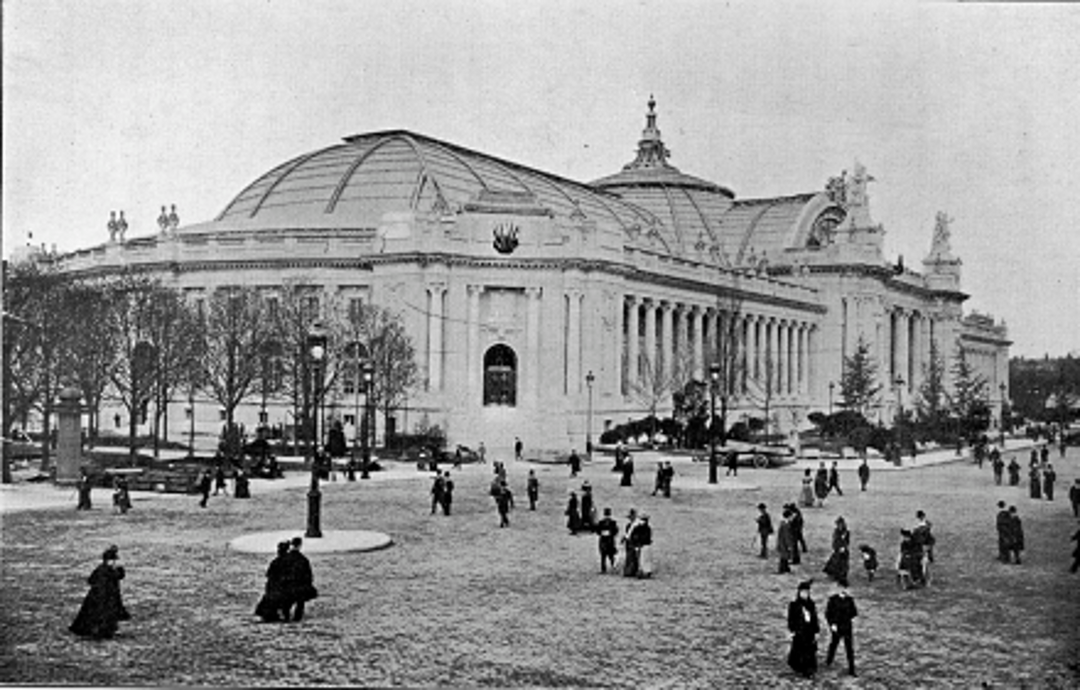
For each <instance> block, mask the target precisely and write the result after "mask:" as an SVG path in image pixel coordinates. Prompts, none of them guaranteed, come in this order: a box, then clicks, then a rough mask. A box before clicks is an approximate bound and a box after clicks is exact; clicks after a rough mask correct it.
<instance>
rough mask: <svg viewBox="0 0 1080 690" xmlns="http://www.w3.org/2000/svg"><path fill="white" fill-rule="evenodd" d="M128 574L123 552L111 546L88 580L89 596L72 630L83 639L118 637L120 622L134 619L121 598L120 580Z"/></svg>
mask: <svg viewBox="0 0 1080 690" xmlns="http://www.w3.org/2000/svg"><path fill="white" fill-rule="evenodd" d="M124 575H125V573H124V567H123V566H122V565H120V550H119V549H118V548H117V547H116V546H115V545H113V546H110V547H109V548H107V549H105V552H104V553H102V555H101V564H100V565H98V566H97V567H96V568H94V571H93V572H92V573H90V577H89V578H87V581H88V582H89V583H90V591H89V592H87V593H86V597H85V598H84V599H83V602H82V606H80V607H79V612H78V614H76V616H75V620H74V621H72V623H71V625H70V626H69V627H68V630H70V631H71V632H73V633H75V634H76V635H79V636H81V637H93V638H97V639H107V638H110V637H112V636H113V635H115V634H116V631H117V629H118V628H119V627H120V626H119V623H120V621H126V620H130V619H131V614H129V613H128V611H127V609H126V608H124V602H123V599H122V598H121V596H120V581H121V580H123V579H124Z"/></svg>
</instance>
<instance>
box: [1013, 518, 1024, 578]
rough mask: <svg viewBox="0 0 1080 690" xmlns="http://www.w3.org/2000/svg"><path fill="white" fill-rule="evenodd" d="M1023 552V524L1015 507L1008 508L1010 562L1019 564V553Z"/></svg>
mask: <svg viewBox="0 0 1080 690" xmlns="http://www.w3.org/2000/svg"><path fill="white" fill-rule="evenodd" d="M1023 550H1024V523H1023V522H1022V521H1021V520H1020V515H1019V514H1017V512H1016V506H1009V552H1010V556H1011V557H1012V561H1013V562H1014V563H1016V564H1017V565H1019V564H1020V552H1022V551H1023Z"/></svg>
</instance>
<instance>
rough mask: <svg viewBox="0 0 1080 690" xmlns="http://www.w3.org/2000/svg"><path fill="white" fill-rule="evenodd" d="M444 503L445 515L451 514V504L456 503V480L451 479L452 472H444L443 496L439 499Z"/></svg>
mask: <svg viewBox="0 0 1080 690" xmlns="http://www.w3.org/2000/svg"><path fill="white" fill-rule="evenodd" d="M439 503H440V504H441V505H442V511H443V515H446V516H449V515H450V506H451V505H452V504H453V503H454V481H453V480H452V479H450V473H449V472H444V473H443V482H442V497H441V499H440V501H439Z"/></svg>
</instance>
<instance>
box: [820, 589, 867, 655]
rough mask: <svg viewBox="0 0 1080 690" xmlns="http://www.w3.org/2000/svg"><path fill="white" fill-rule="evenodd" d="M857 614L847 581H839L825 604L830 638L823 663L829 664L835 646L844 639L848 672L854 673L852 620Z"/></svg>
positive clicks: (834, 651)
mask: <svg viewBox="0 0 1080 690" xmlns="http://www.w3.org/2000/svg"><path fill="white" fill-rule="evenodd" d="M857 615H859V612H858V610H857V609H856V608H855V600H854V599H852V598H851V596H850V595H849V594H848V591H847V583H845V582H843V581H841V582H838V583H837V585H836V591H835V593H834V594H833V595H832V596H831V597H829V602H828V603H827V604H826V605H825V620H826V622H828V624H829V630H830V631H831V633H832V638H831V639H830V640H829V652H828V654H826V655H825V665H826V666H831V665H832V662H833V659H835V658H836V648H837V647H838V646H839V645H840V641H841V640H843V641H844V653H845V654H847V662H848V673H850V674H851V675H853V676H854V675H855V643H854V641H853V639H852V632H853V625H852V623H853V621H854V620H855V616H857Z"/></svg>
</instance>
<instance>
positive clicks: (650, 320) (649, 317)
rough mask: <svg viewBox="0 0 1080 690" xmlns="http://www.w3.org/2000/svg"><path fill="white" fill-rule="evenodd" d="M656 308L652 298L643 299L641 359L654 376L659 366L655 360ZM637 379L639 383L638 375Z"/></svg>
mask: <svg viewBox="0 0 1080 690" xmlns="http://www.w3.org/2000/svg"><path fill="white" fill-rule="evenodd" d="M656 308H657V304H656V302H655V301H654V300H652V299H649V298H647V299H646V300H645V352H644V353H643V356H642V358H641V359H642V364H643V366H647V367H648V368H649V375H650V376H654V377H655V374H656V371H657V367H658V366H659V362H657V361H656V357H657V353H656ZM643 371H644V369H643ZM638 380H639V383H640V382H641V378H640V377H639V378H638Z"/></svg>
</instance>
